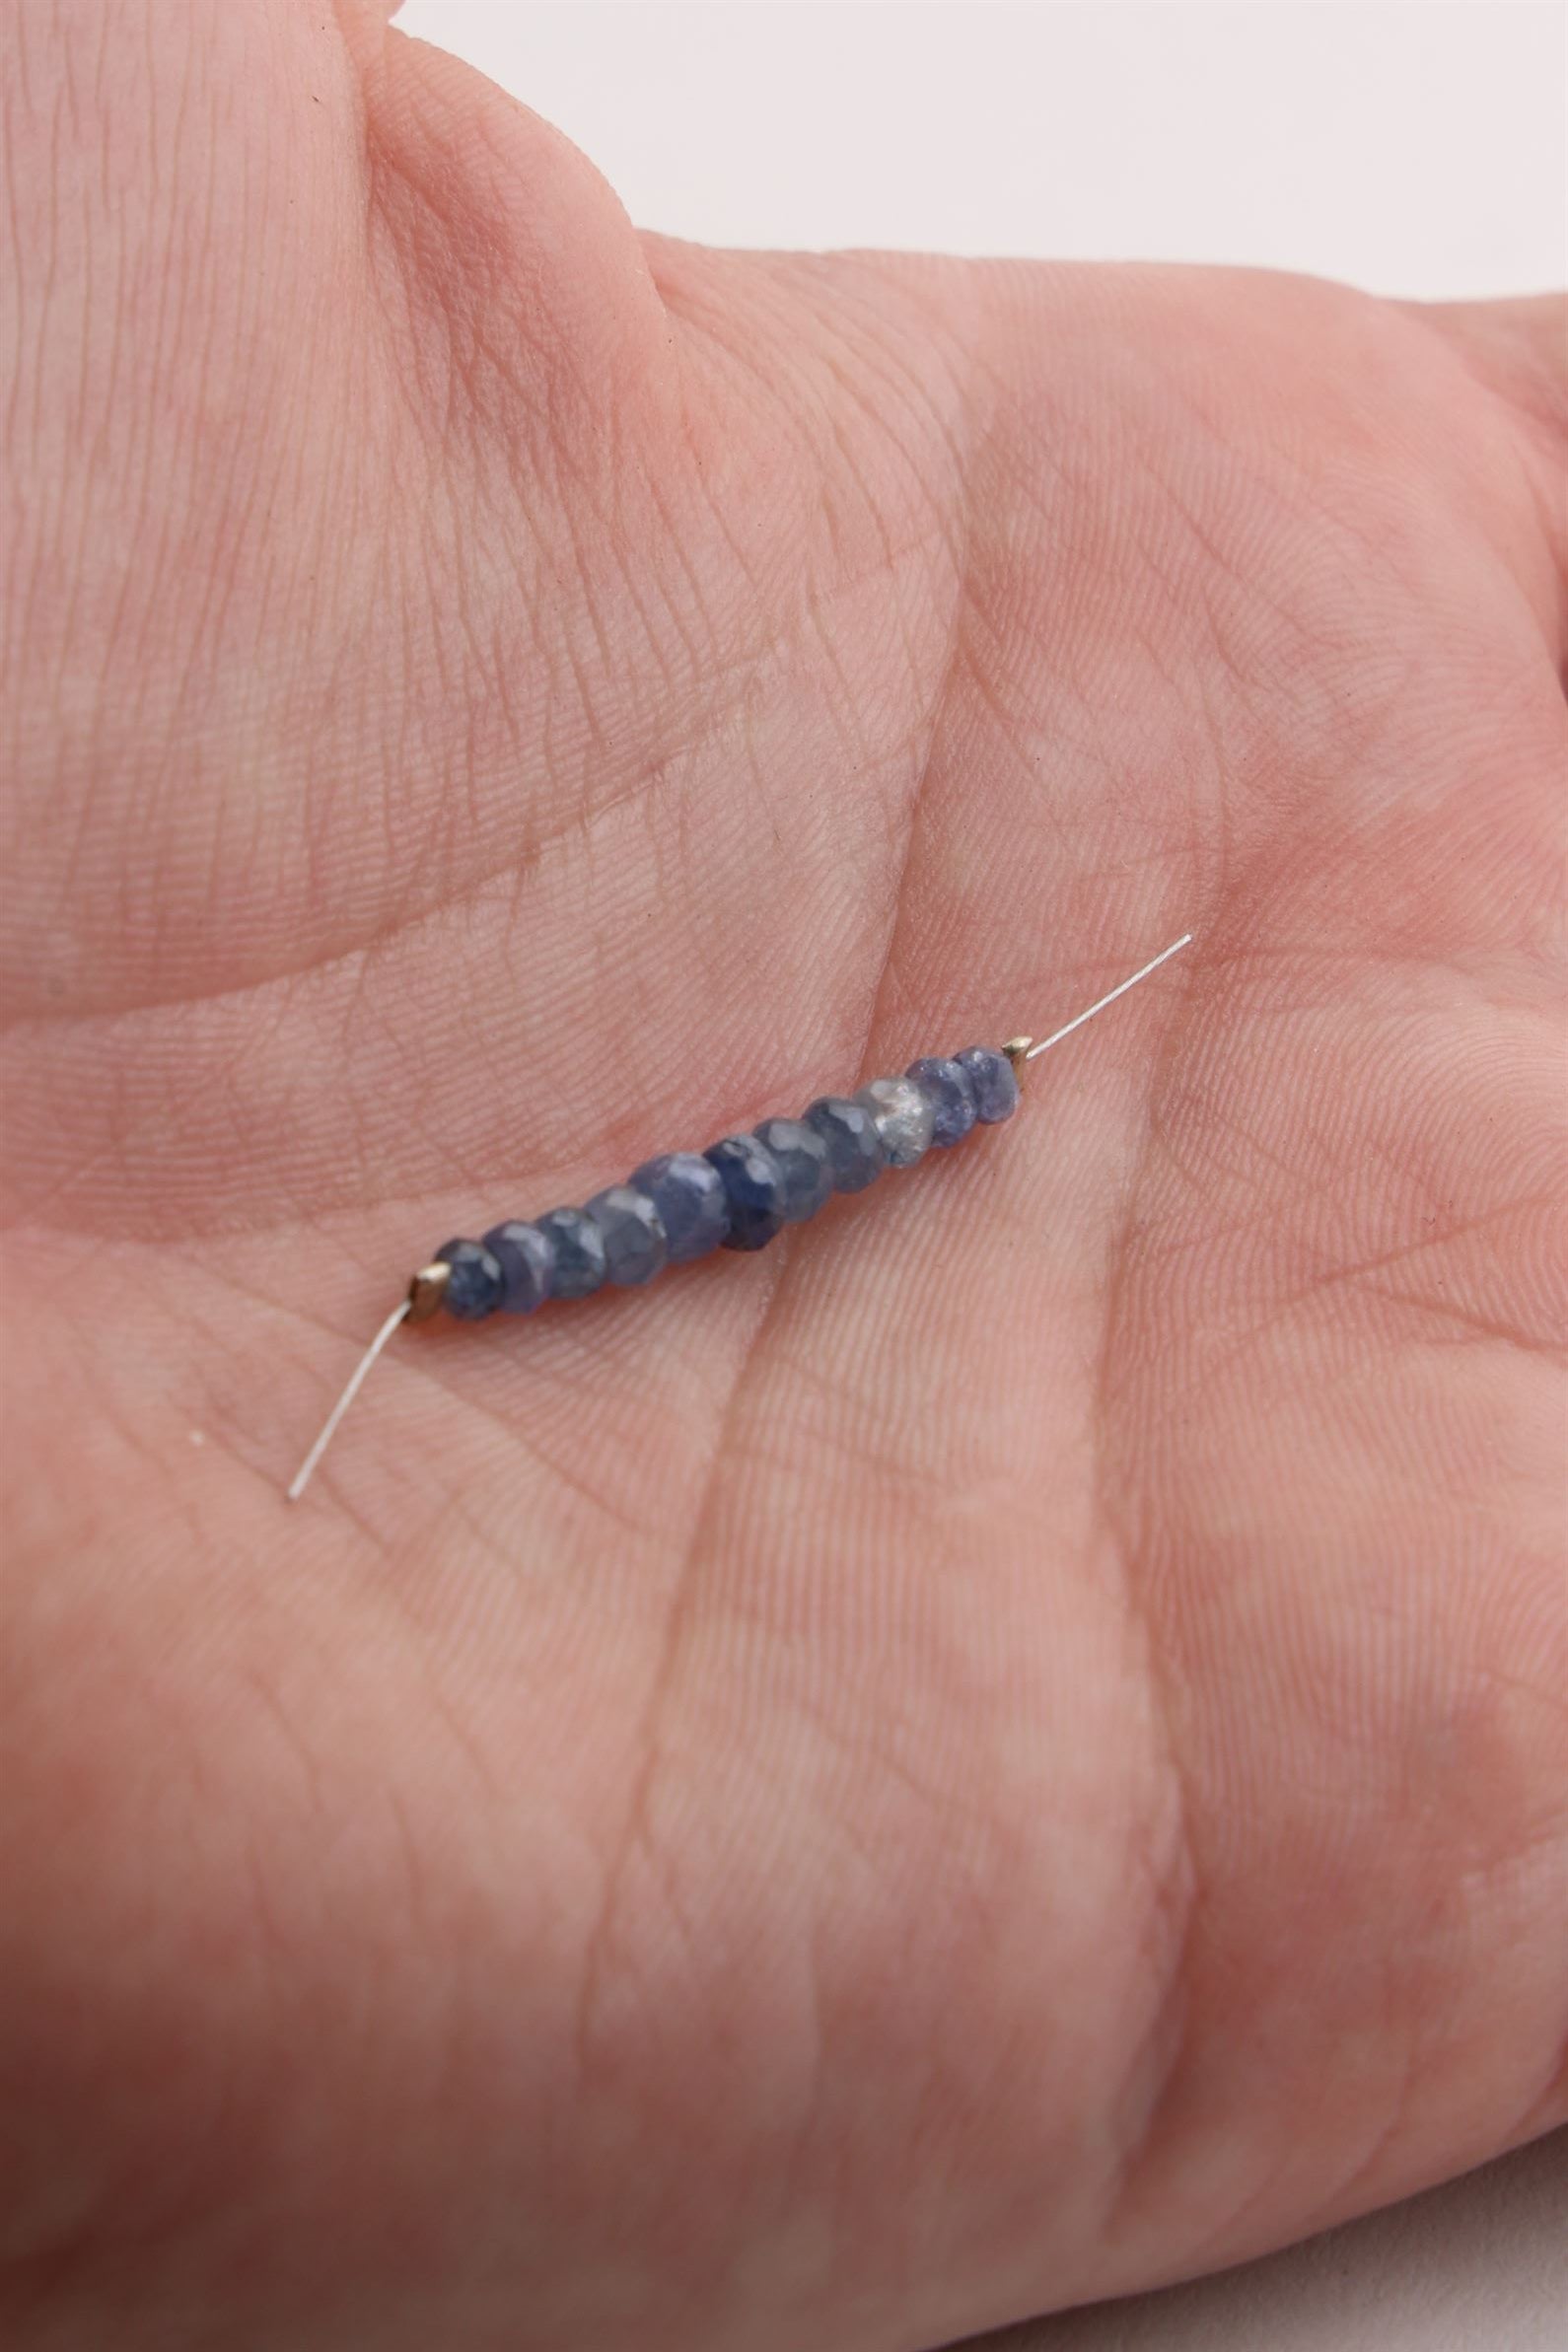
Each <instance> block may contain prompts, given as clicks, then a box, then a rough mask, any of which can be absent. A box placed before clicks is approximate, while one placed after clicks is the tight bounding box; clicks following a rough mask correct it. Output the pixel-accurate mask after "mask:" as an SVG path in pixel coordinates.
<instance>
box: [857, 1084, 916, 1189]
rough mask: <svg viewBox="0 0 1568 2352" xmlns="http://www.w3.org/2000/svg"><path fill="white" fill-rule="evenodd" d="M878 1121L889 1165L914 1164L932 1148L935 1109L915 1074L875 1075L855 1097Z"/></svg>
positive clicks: (899, 1166)
mask: <svg viewBox="0 0 1568 2352" xmlns="http://www.w3.org/2000/svg"><path fill="white" fill-rule="evenodd" d="M855 1101H856V1102H857V1103H863V1104H864V1105H865V1106H866V1108H867V1109H868V1110H869V1111H870V1112H871V1115H872V1117H873V1118H874V1119H875V1120H876V1122H877V1133H878V1134H879V1135H880V1136H881V1138H882V1148H883V1150H884V1151H885V1152H886V1153H887V1155H888V1165H889V1167H890V1168H913V1166H914V1164H915V1162H916V1161H917V1160H923V1159H924V1158H925V1155H926V1152H927V1151H928V1149H929V1148H930V1143H931V1132H932V1129H933V1128H934V1127H935V1125H936V1113H935V1111H934V1110H933V1109H932V1106H931V1098H930V1096H929V1095H928V1094H926V1093H925V1092H924V1090H923V1089H922V1088H920V1087H918V1086H916V1084H915V1082H914V1080H913V1079H912V1078H874V1079H873V1080H872V1082H871V1084H870V1086H863V1087H862V1088H861V1090H860V1092H859V1094H858V1095H857V1096H856V1097H855Z"/></svg>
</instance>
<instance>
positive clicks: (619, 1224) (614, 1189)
mask: <svg viewBox="0 0 1568 2352" xmlns="http://www.w3.org/2000/svg"><path fill="white" fill-rule="evenodd" d="M588 1214H589V1215H590V1216H591V1217H592V1218H593V1220H594V1223H595V1224H596V1225H597V1226H598V1227H599V1230H600V1232H601V1233H602V1234H603V1235H604V1237H605V1279H606V1282H613V1283H614V1284H615V1285H616V1287H617V1288H618V1289H621V1290H630V1289H634V1288H635V1287H636V1286H637V1285H638V1284H639V1283H643V1282H651V1281H652V1280H653V1278H654V1276H655V1275H656V1274H658V1273H662V1272H663V1270H664V1266H665V1262H666V1260H667V1259H668V1257H669V1255H670V1246H669V1244H668V1242H667V1241H666V1239H665V1229H664V1227H663V1225H662V1224H661V1223H660V1221H659V1211H658V1210H657V1209H656V1208H655V1207H654V1204H653V1202H652V1201H651V1200H650V1199H649V1197H648V1195H647V1193H646V1192H639V1191H637V1190H635V1188H634V1187H633V1186H632V1185H630V1184H611V1185H610V1186H609V1187H608V1188H607V1190H606V1191H604V1192H596V1193H595V1194H594V1197H593V1199H592V1200H591V1201H590V1202H589V1203H588Z"/></svg>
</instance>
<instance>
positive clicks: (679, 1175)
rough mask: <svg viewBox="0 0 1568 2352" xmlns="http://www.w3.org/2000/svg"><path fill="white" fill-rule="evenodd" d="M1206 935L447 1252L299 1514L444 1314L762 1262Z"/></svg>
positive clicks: (301, 1484) (362, 1373) (473, 1316)
mask: <svg viewBox="0 0 1568 2352" xmlns="http://www.w3.org/2000/svg"><path fill="white" fill-rule="evenodd" d="M1191 938H1192V934H1191V932H1190V931H1184V932H1183V933H1182V935H1181V937H1180V938H1179V939H1176V940H1173V941H1172V943H1171V945H1170V947H1168V948H1164V949H1162V951H1161V953H1160V954H1159V955H1158V956H1155V957H1152V958H1151V959H1150V961H1149V962H1147V963H1145V964H1143V965H1142V966H1141V967H1140V968H1139V969H1138V970H1137V971H1135V972H1133V973H1132V974H1131V975H1130V976H1129V977H1128V978H1127V979H1125V980H1121V981H1119V982H1118V983H1117V985H1116V986H1115V987H1114V988H1112V989H1110V990H1109V991H1108V992H1107V993H1106V994H1105V996H1102V997H1100V998H1098V999H1097V1001H1096V1002H1095V1003H1094V1004H1092V1005H1090V1006H1089V1007H1087V1009H1086V1010H1085V1011H1084V1012H1082V1013H1078V1014H1076V1015H1075V1016H1074V1018H1073V1019H1072V1020H1071V1021H1069V1022H1066V1023H1065V1024H1064V1025H1063V1027H1062V1028H1060V1029H1058V1030H1053V1031H1052V1033H1051V1034H1050V1035H1049V1036H1048V1037H1042V1038H1041V1039H1040V1040H1039V1042H1038V1043H1036V1042H1035V1041H1034V1040H1033V1038H1032V1037H1013V1038H1010V1039H1009V1041H1008V1042H1007V1044H1005V1045H1004V1046H1002V1047H1001V1048H1000V1049H998V1048H995V1047H992V1046H987V1045H971V1046H970V1047H969V1048H968V1049H967V1050H966V1051H965V1052H963V1053H961V1054H959V1055H957V1056H955V1057H954V1058H953V1059H951V1060H949V1059H945V1058H942V1057H940V1056H928V1057H926V1058H924V1059H921V1060H919V1061H914V1062H911V1063H910V1065H909V1068H908V1070H907V1071H906V1072H905V1073H904V1075H903V1076H902V1077H901V1078H875V1079H873V1080H872V1081H871V1083H870V1084H869V1085H868V1086H864V1087H862V1088H861V1090H860V1092H859V1094H858V1095H856V1096H855V1097H853V1098H852V1099H846V1098H844V1097H841V1096H833V1095H829V1096H823V1097H822V1098H821V1100H820V1101H819V1102H817V1103H814V1104H813V1105H811V1107H810V1109H808V1111H807V1112H806V1114H805V1117H804V1118H803V1119H782V1118H773V1119H764V1120H763V1122H762V1124H761V1126H760V1127H759V1128H758V1129H757V1130H756V1132H755V1134H754V1135H729V1136H726V1137H724V1138H723V1140H722V1141H720V1142H719V1143H716V1144H714V1145H712V1146H711V1147H710V1148H709V1150H708V1151H706V1152H704V1153H701V1154H698V1153H695V1152H676V1153H667V1154H666V1155H665V1156H664V1157H663V1158H662V1159H657V1160H649V1161H645V1162H644V1164H643V1166H642V1167H641V1168H639V1169H638V1170H636V1171H635V1173H634V1174H633V1176H631V1178H630V1180H629V1181H628V1182H627V1183H625V1184H614V1185H611V1186H609V1188H608V1189H607V1190H606V1191H604V1192H600V1193H596V1195H595V1196H594V1198H593V1199H592V1200H591V1201H589V1202H588V1204H587V1206H586V1207H585V1208H582V1209H552V1210H550V1211H549V1213H548V1215H547V1216H544V1217H540V1218H538V1219H537V1220H535V1222H534V1223H533V1224H524V1223H521V1222H516V1221H514V1222H512V1223H509V1224H505V1225H498V1226H495V1227H494V1228H492V1230H491V1231H490V1232H489V1233H488V1234H486V1235H485V1237H484V1240H483V1241H482V1242H462V1241H459V1242H448V1243H447V1244H446V1246H445V1247H443V1248H442V1250H441V1251H440V1252H439V1253H438V1255H437V1256H436V1258H435V1259H434V1260H433V1261H432V1262H431V1263H430V1264H429V1265H427V1266H423V1267H421V1269H420V1271H419V1272H418V1273H417V1274H416V1275H415V1276H414V1277H413V1280H412V1281H411V1282H410V1284H409V1286H408V1290H407V1294H406V1296H405V1297H404V1298H402V1299H401V1300H400V1301H399V1302H398V1304H397V1305H396V1307H394V1308H393V1309H392V1313H391V1315H389V1316H388V1318H387V1319H386V1321H385V1322H384V1323H383V1324H382V1326H381V1329H380V1330H379V1331H378V1332H377V1333H376V1336H375V1338H374V1339H373V1340H372V1341H371V1343H370V1345H369V1347H368V1348H367V1349H366V1350H365V1353H364V1354H363V1355H362V1356H361V1358H360V1360H359V1362H358V1364H357V1365H356V1366H355V1367H354V1370H353V1372H352V1373H351V1374H350V1375H349V1379H348V1383H347V1386H346V1387H345V1388H344V1390H343V1392H342V1394H341V1396H339V1398H338V1400H337V1402H336V1403H335V1404H334V1405H333V1407H332V1409H331V1411H330V1413H329V1414H328V1415H327V1417H326V1421H325V1424H324V1426H323V1427H322V1429H321V1435H320V1436H319V1437H318V1438H317V1440H316V1443H315V1444H314V1445H313V1446H312V1448H311V1450H310V1452H309V1454H307V1455H306V1457H305V1460H304V1461H302V1462H301V1464H300V1466H299V1469H298V1470H297V1471H296V1472H295V1475H294V1477H293V1479H292V1481H291V1482H290V1485H289V1487H288V1490H287V1492H288V1499H289V1501H290V1502H291V1503H295V1502H298V1501H299V1499H300V1497H301V1495H302V1494H303V1493H304V1492H305V1489H306V1486H307V1485H308V1484H309V1482H310V1478H311V1474H312V1472H313V1471H314V1470H315V1468H316V1466H317V1463H318V1462H319V1461H321V1456H322V1455H323V1454H324V1453H325V1452H326V1449H327V1447H328V1446H329V1445H330V1443H331V1441H332V1437H333V1435H334V1433H335V1431H336V1429H337V1425H338V1423H339V1422H340V1421H341V1420H342V1418H343V1415H344V1414H345V1413H346V1412H347V1410H348V1408H349V1406H350V1405H351V1404H352V1403H353V1401H354V1399H355V1397H356V1396H357V1395H358V1394H359V1391H360V1389H361V1387H362V1386H363V1384H364V1381H365V1378H366V1375H367V1374H368V1373H369V1371H370V1368H371V1366H372V1365H373V1364H374V1363H375V1361H376V1359H377V1357H378V1356H379V1355H380V1354H381V1353H382V1350H383V1349H384V1348H385V1347H386V1346H387V1344H388V1342H389V1341H390V1340H391V1338H392V1334H393V1332H395V1331H396V1330H398V1329H399V1328H400V1327H401V1326H402V1324H403V1323H405V1322H424V1321H426V1320H428V1319H429V1318H430V1317H431V1316H433V1315H434V1314H435V1313H436V1312H437V1310H438V1309H440V1308H442V1307H445V1308H446V1309H447V1311H448V1313H449V1314H452V1315H455V1316H457V1317H458V1318H459V1319H462V1320H464V1321H473V1320H477V1319H479V1318H480V1317H482V1316H486V1315H489V1314H491V1313H493V1312H494V1311H495V1310H496V1309H497V1308H502V1309H506V1310H509V1311H510V1312H512V1313H519V1314H530V1313H532V1312H533V1311H534V1309H535V1308H537V1307H539V1306H542V1305H543V1304H544V1302H545V1301H546V1300H547V1299H550V1298H556V1299H561V1298H585V1297H587V1296H588V1295H589V1294H590V1293H591V1292H592V1291H595V1290H597V1289H599V1288H600V1286H601V1285H602V1284H603V1283H605V1282H606V1281H607V1282H609V1283H612V1284H616V1285H620V1286H628V1287H629V1286H634V1285H640V1284H642V1283H644V1282H646V1281H648V1280H650V1279H651V1278H652V1276H653V1275H655V1274H657V1273H659V1272H660V1271H661V1270H662V1269H663V1268H664V1266H665V1265H666V1264H674V1265H678V1264H681V1263H683V1262H685V1261H687V1260H689V1259H692V1258H696V1257H700V1256H705V1255H706V1254H707V1253H708V1251H709V1250H711V1249H714V1248H719V1247H725V1248H731V1249H759V1248H761V1247H763V1246H764V1244H766V1243H767V1242H770V1241H771V1240H772V1239H773V1237H774V1235H775V1234H777V1233H778V1232H779V1231H780V1229H781V1228H782V1227H783V1226H785V1225H787V1224H800V1223H803V1222H804V1221H805V1220H806V1219H807V1218H808V1217H811V1216H813V1215H815V1214H816V1212H817V1210H818V1209H819V1208H820V1207H821V1206H822V1205H823V1204H824V1202H825V1201H826V1200H827V1199H828V1197H829V1196H830V1195H831V1194H832V1193H833V1192H858V1191H860V1190H861V1189H862V1188H863V1187H864V1186H865V1185H866V1184H869V1183H870V1182H872V1181H873V1180H874V1178H875V1177H876V1176H879V1175H881V1173H882V1171H883V1170H884V1169H885V1168H909V1167H912V1166H913V1165H914V1164H915V1162H916V1161H918V1160H920V1159H923V1158H924V1156H925V1153H926V1151H927V1150H928V1149H929V1148H930V1147H931V1146H932V1145H933V1144H934V1145H936V1146H937V1147H938V1148H945V1147H947V1146H950V1145H952V1144H955V1143H960V1142H962V1139H963V1138H964V1136H966V1135H967V1134H968V1133H969V1132H970V1131H971V1129H972V1128H973V1127H974V1126H975V1125H976V1124H977V1123H978V1124H981V1125H994V1124H996V1123H997V1122H999V1121H1000V1120H1002V1119H1005V1118H1009V1117H1011V1115H1012V1113H1013V1111H1014V1109H1015V1108H1016V1107H1017V1104H1018V1078H1019V1073H1020V1072H1021V1071H1022V1069H1023V1068H1024V1066H1025V1065H1026V1064H1027V1063H1029V1062H1032V1061H1034V1060H1036V1059H1037V1058H1038V1056H1039V1055H1040V1054H1042V1053H1044V1052H1046V1051H1048V1050H1049V1048H1050V1047H1051V1046H1052V1045H1058V1044H1060V1042H1061V1040H1062V1039H1063V1037H1068V1036H1071V1034H1072V1033H1073V1032H1074V1030H1077V1029H1082V1027H1083V1025H1084V1023H1085V1022H1086V1021H1092V1020H1093V1019H1094V1017H1095V1015H1096V1014H1097V1013H1103V1012H1104V1011H1105V1007H1106V1006H1107V1005H1111V1004H1114V1003H1115V1001H1116V999H1117V997H1118V996H1125V995H1126V993H1127V990H1128V989H1129V988H1136V987H1137V985H1138V983H1139V981H1140V980H1146V979H1147V978H1148V977H1149V974H1150V973H1151V972H1153V971H1158V970H1159V968H1160V966H1161V964H1162V963H1164V962H1167V961H1168V960H1169V959H1170V958H1171V957H1172V956H1174V955H1176V952H1177V950H1178V949H1180V948H1184V947H1187V946H1188V945H1189V944H1190V942H1191Z"/></svg>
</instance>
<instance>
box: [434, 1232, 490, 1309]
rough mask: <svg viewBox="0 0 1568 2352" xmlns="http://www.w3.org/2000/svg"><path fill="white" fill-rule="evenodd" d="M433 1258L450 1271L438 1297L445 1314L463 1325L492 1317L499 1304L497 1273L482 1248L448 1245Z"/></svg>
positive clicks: (478, 1245) (478, 1244) (479, 1245)
mask: <svg viewBox="0 0 1568 2352" xmlns="http://www.w3.org/2000/svg"><path fill="white" fill-rule="evenodd" d="M436 1255H437V1257H438V1258H439V1259H440V1260H441V1261H442V1262H443V1263H444V1264H446V1265H449V1266H450V1267H451V1268H452V1272H451V1273H450V1274H449V1275H448V1277H447V1283H446V1288H445V1289H444V1290H443V1292H442V1294H441V1303H442V1305H443V1306H444V1307H445V1309H446V1311H447V1313H448V1314H449V1315H455V1316H457V1317H458V1319H459V1320H460V1321H462V1322H465V1323H476V1322H478V1321H479V1319H480V1318H481V1317H482V1316H486V1315H493V1314H494V1312H495V1310H496V1308H497V1307H499V1306H500V1304H501V1289H502V1283H501V1269H500V1267H499V1266H498V1265H497V1264H496V1261H495V1259H494V1257H493V1256H492V1255H491V1253H490V1251H489V1250H488V1249H487V1248H486V1247H484V1244H483V1243H482V1242H448V1243H447V1245H446V1247H445V1248H442V1249H438V1250H437V1251H436Z"/></svg>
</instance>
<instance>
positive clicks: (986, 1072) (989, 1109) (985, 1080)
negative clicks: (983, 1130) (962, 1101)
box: [958, 1045, 1018, 1127]
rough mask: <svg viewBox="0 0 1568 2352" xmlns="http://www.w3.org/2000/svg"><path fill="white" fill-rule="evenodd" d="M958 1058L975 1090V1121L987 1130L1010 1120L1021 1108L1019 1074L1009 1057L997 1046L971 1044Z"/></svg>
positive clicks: (961, 1067)
mask: <svg viewBox="0 0 1568 2352" xmlns="http://www.w3.org/2000/svg"><path fill="white" fill-rule="evenodd" d="M958 1059H959V1067H960V1069H961V1070H966V1071H967V1072H968V1076H969V1084H970V1085H971V1086H972V1087H973V1089H974V1114H975V1116H976V1118H978V1119H979V1120H980V1121H981V1122H982V1124H983V1125H985V1126H987V1127H994V1126H995V1125H996V1123H997V1121H998V1120H999V1119H1010V1118H1011V1117H1012V1115H1013V1113H1014V1111H1015V1110H1016V1109H1017V1108H1018V1075H1017V1072H1016V1071H1015V1070H1014V1068H1013V1065H1012V1063H1011V1062H1010V1061H1009V1060H1008V1058H1007V1055H1006V1054H1005V1053H998V1051H997V1049H996V1047H995V1046H994V1045H971V1046H969V1047H968V1048H967V1050H966V1051H965V1052H963V1053H961V1054H960V1055H959V1057H958Z"/></svg>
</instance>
